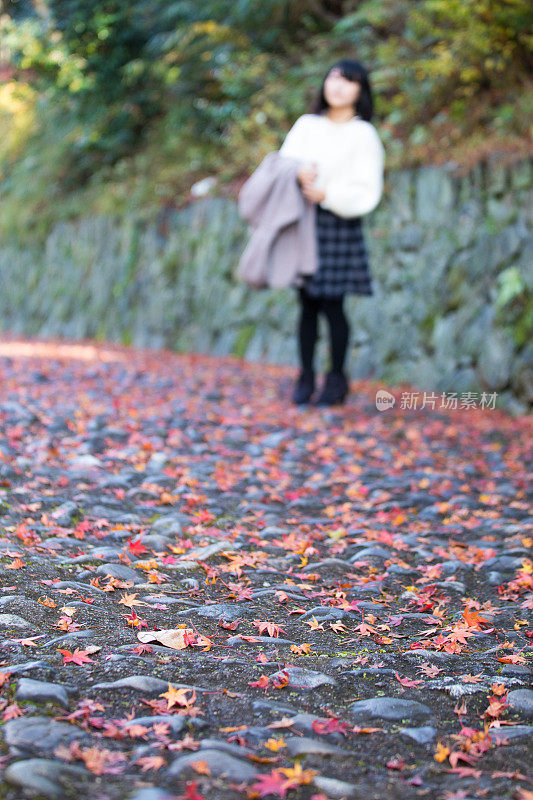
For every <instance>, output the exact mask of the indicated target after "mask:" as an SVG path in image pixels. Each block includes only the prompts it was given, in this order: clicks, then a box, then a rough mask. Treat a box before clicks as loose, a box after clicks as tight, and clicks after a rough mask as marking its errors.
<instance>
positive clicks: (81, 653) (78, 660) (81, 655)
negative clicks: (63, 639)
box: [57, 647, 94, 666]
mask: <svg viewBox="0 0 533 800" xmlns="http://www.w3.org/2000/svg"><path fill="white" fill-rule="evenodd" d="M57 652H58V653H61V654H62V656H63V664H70V663H72V664H78V666H81V665H82V664H90V663H93V664H94V659H93V658H89V657H88V655H87V654H88V652H89V651H88V650H80V649H79V647H76V649H75V650H74V652H73V653H71V652H70V650H62V649H61V648H60V647H58V648H57Z"/></svg>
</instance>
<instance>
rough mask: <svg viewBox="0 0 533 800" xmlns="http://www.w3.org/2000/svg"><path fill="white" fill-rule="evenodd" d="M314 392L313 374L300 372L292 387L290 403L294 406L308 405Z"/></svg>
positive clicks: (305, 371)
mask: <svg viewBox="0 0 533 800" xmlns="http://www.w3.org/2000/svg"><path fill="white" fill-rule="evenodd" d="M314 391H315V373H314V372H313V371H311V372H308V371H307V370H302V371H301V372H300V375H299V376H298V380H297V381H296V386H295V387H294V395H293V398H292V402H293V403H295V404H296V405H302V404H303V403H308V402H309V401H310V399H311V396H312V394H313V392H314Z"/></svg>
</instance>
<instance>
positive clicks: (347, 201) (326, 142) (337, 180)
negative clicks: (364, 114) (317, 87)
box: [279, 114, 385, 217]
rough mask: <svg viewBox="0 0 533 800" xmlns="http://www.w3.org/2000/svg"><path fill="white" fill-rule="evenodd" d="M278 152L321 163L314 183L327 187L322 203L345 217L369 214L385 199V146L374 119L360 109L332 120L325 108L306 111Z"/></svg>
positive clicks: (307, 162)
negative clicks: (322, 111) (345, 118)
mask: <svg viewBox="0 0 533 800" xmlns="http://www.w3.org/2000/svg"><path fill="white" fill-rule="evenodd" d="M279 152H280V154H281V155H284V156H290V157H291V158H296V159H299V160H301V161H302V163H305V164H311V163H313V162H314V163H315V164H316V166H317V169H318V177H317V178H316V180H315V182H314V186H316V187H317V188H320V189H324V190H325V192H326V197H325V200H323V201H322V202H321V203H320V205H321V206H322V208H325V209H328V210H329V211H333V212H334V213H335V214H338V216H340V217H359V216H362V215H363V214H368V213H369V212H370V211H373V210H374V208H375V207H376V206H377V205H378V203H379V201H380V199H381V195H382V193H383V168H384V163H385V149H384V147H383V144H382V142H381V139H380V138H379V135H378V133H377V131H376V129H375V128H374V126H373V125H372V123H371V122H367V121H366V120H364V119H362V118H361V117H359V116H357V115H356V116H354V117H352V119H350V120H348V121H347V122H332V120H330V119H329V117H327V116H326V115H325V114H324V115H318V114H302V116H301V117H298V119H297V120H296V122H295V123H294V125H293V126H292V128H291V129H290V131H289V132H288V134H287V136H286V137H285V141H284V142H283V144H282V146H281V147H280V150H279Z"/></svg>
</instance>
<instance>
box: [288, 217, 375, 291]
mask: <svg viewBox="0 0 533 800" xmlns="http://www.w3.org/2000/svg"><path fill="white" fill-rule="evenodd" d="M316 236H317V247H318V269H317V271H316V272H315V274H314V275H308V276H306V277H305V278H304V279H303V286H304V288H305V290H306V291H307V293H308V294H310V295H313V296H314V297H339V296H340V295H343V294H366V295H371V294H374V290H373V286H372V276H371V274H370V267H369V263H368V252H367V248H366V244H365V239H364V235H363V229H362V224H361V217H351V218H349V219H346V218H345V217H339V216H338V214H334V213H333V212H332V211H328V210H327V209H325V208H322V206H321V205H319V204H318V203H317V206H316Z"/></svg>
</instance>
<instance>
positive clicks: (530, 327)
mask: <svg viewBox="0 0 533 800" xmlns="http://www.w3.org/2000/svg"><path fill="white" fill-rule="evenodd" d="M496 316H497V320H498V322H499V323H500V324H502V325H503V327H505V329H506V330H507V331H508V332H509V333H510V334H511V336H513V338H514V340H515V342H516V343H517V344H518V346H522V345H524V344H526V342H529V341H532V340H533V295H532V294H531V292H530V291H528V288H527V286H526V283H525V281H524V278H523V276H522V274H521V272H520V270H519V269H518V267H509V268H508V269H506V270H504V271H503V272H501V273H500V275H498V295H497V298H496Z"/></svg>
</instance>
